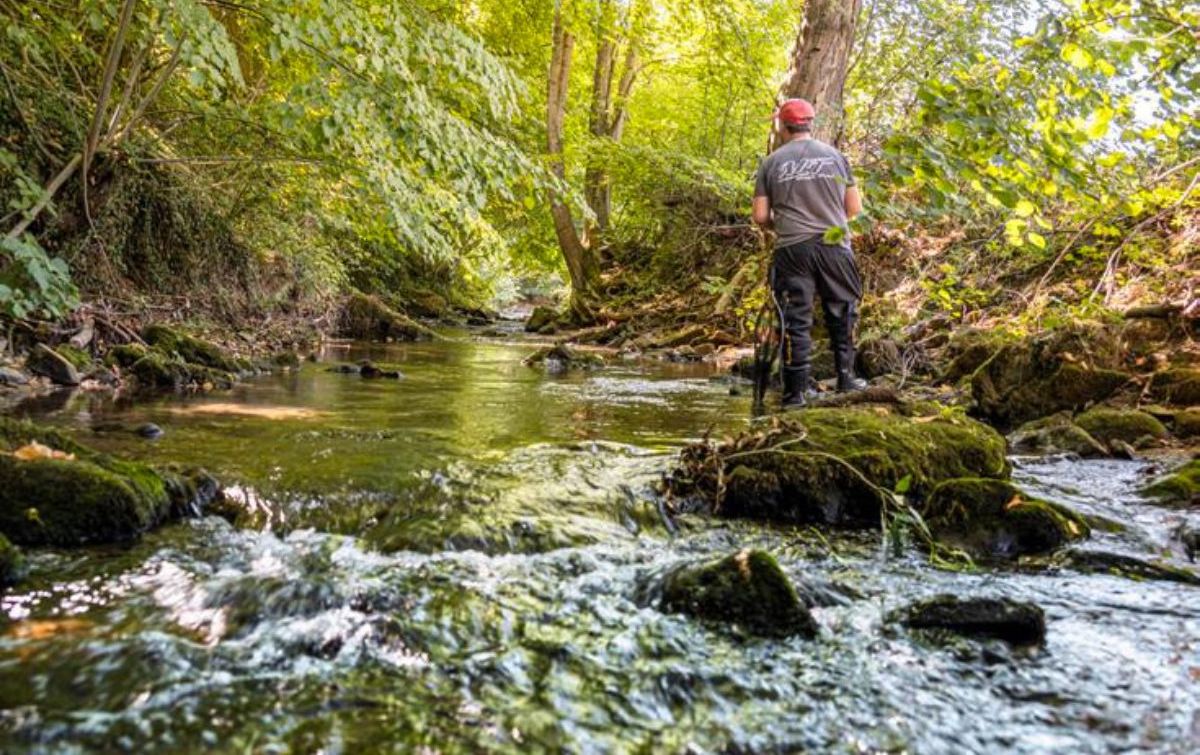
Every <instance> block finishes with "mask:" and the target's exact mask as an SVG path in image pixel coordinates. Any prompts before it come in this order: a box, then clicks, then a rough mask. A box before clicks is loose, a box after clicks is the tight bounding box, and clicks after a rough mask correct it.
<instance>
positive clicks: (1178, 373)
mask: <svg viewBox="0 0 1200 755" xmlns="http://www.w3.org/2000/svg"><path fill="white" fill-rule="evenodd" d="M1150 395H1151V396H1153V397H1154V400H1156V401H1164V402H1166V403H1169V404H1175V405H1178V406H1192V405H1195V404H1200V369H1194V368H1187V367H1178V368H1176V369H1172V370H1164V371H1162V372H1158V373H1155V375H1154V377H1153V378H1151V380H1150Z"/></svg>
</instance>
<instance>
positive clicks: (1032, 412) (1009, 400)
mask: <svg viewBox="0 0 1200 755" xmlns="http://www.w3.org/2000/svg"><path fill="white" fill-rule="evenodd" d="M1120 366H1121V355H1120V349H1119V346H1118V345H1117V342H1116V339H1115V337H1114V336H1113V335H1112V334H1111V333H1110V332H1108V331H1107V330H1105V329H1104V328H1101V327H1098V326H1096V327H1093V326H1080V327H1078V328H1071V329H1065V330H1062V331H1053V332H1049V333H1044V334H1041V335H1039V336H1036V337H1034V338H1030V339H1027V340H1024V341H1017V342H1010V343H1006V344H1004V345H1002V346H1000V347H999V348H997V349H996V350H995V351H994V353H992V355H991V356H989V357H988V358H987V360H986V361H984V362H983V363H982V364H981V365H980V366H979V367H978V368H977V369H976V370H975V371H974V372H973V373H972V374H971V396H972V398H973V399H974V401H975V412H976V414H977V415H978V416H980V417H983V418H984V419H986V420H988V421H989V422H992V423H994V424H997V425H1001V426H1004V427H1013V426H1015V425H1019V424H1021V423H1023V422H1028V421H1029V420H1033V419H1037V418H1039V417H1045V416H1046V415H1048V414H1053V413H1055V412H1059V411H1062V410H1064V409H1067V410H1071V411H1078V410H1081V409H1084V408H1086V407H1087V406H1088V405H1089V404H1093V403H1096V402H1099V401H1103V400H1104V399H1106V398H1108V397H1109V396H1111V395H1113V394H1114V393H1115V392H1116V391H1117V390H1118V389H1119V388H1121V387H1122V386H1123V385H1125V384H1126V383H1127V382H1129V380H1130V375H1129V374H1128V373H1126V372H1124V371H1122V370H1120V369H1118V368H1119V367H1120Z"/></svg>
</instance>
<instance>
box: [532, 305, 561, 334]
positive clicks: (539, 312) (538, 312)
mask: <svg viewBox="0 0 1200 755" xmlns="http://www.w3.org/2000/svg"><path fill="white" fill-rule="evenodd" d="M557 321H558V312H555V311H554V310H553V309H551V308H550V307H534V309H533V312H532V313H530V315H529V319H528V320H526V321H525V331H526V332H527V333H540V332H541V331H542V330H543V329H545V328H547V327H549V326H552V325H554V323H555V322H557Z"/></svg>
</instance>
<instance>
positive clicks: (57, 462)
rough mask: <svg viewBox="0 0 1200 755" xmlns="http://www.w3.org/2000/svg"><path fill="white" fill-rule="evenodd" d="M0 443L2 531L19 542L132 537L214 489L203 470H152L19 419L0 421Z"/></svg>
mask: <svg viewBox="0 0 1200 755" xmlns="http://www.w3.org/2000/svg"><path fill="white" fill-rule="evenodd" d="M0 446H2V447H3V449H4V450H6V451H7V453H3V454H0V533H3V534H5V535H6V536H8V538H9V539H11V540H12V541H13V542H16V543H18V544H22V545H63V546H66V545H82V544H84V543H111V542H123V541H128V540H134V539H136V538H137V537H138V536H139V535H140V534H141V533H142V532H145V531H146V530H148V529H150V528H151V527H154V526H155V525H158V524H161V523H163V522H166V521H168V520H171V519H176V518H179V517H182V516H186V515H191V514H194V513H198V509H200V508H202V507H203V506H204V505H205V504H207V503H208V502H209V501H210V500H211V499H212V498H213V497H215V496H216V495H218V492H219V490H218V486H217V483H216V481H215V480H213V478H212V477H210V476H209V475H208V474H207V473H205V472H203V471H202V470H190V471H186V472H177V471H165V470H163V471H160V470H156V469H153V468H151V467H148V466H146V465H144V464H139V463H137V462H131V461H124V460H121V459H117V458H114V457H112V456H108V455H107V454H102V453H99V452H96V451H93V450H91V449H89V448H87V447H85V446H81V445H79V444H78V443H75V442H74V441H72V440H71V439H69V438H67V437H66V436H64V435H62V434H60V433H58V432H56V431H53V430H47V429H44V428H39V427H36V426H34V425H32V424H29V423H25V422H17V421H13V420H8V419H3V420H0Z"/></svg>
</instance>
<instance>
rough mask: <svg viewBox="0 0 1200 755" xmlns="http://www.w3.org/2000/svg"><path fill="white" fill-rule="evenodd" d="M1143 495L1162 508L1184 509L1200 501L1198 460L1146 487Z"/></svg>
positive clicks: (1199, 467) (1193, 460)
mask: <svg viewBox="0 0 1200 755" xmlns="http://www.w3.org/2000/svg"><path fill="white" fill-rule="evenodd" d="M1144 493H1145V494H1146V495H1147V496H1149V497H1151V498H1153V499H1155V500H1156V501H1157V502H1158V503H1161V504H1163V505H1164V506H1176V507H1179V508H1186V507H1188V506H1190V505H1192V503H1194V502H1196V501H1198V500H1200V459H1192V460H1191V461H1189V462H1188V463H1187V464H1184V465H1183V466H1182V467H1180V468H1179V469H1177V470H1175V471H1174V472H1173V473H1171V474H1169V475H1167V476H1166V477H1163V478H1162V479H1160V480H1157V481H1155V482H1153V483H1151V484H1150V485H1148V486H1147V487H1146V489H1145V491H1144Z"/></svg>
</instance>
